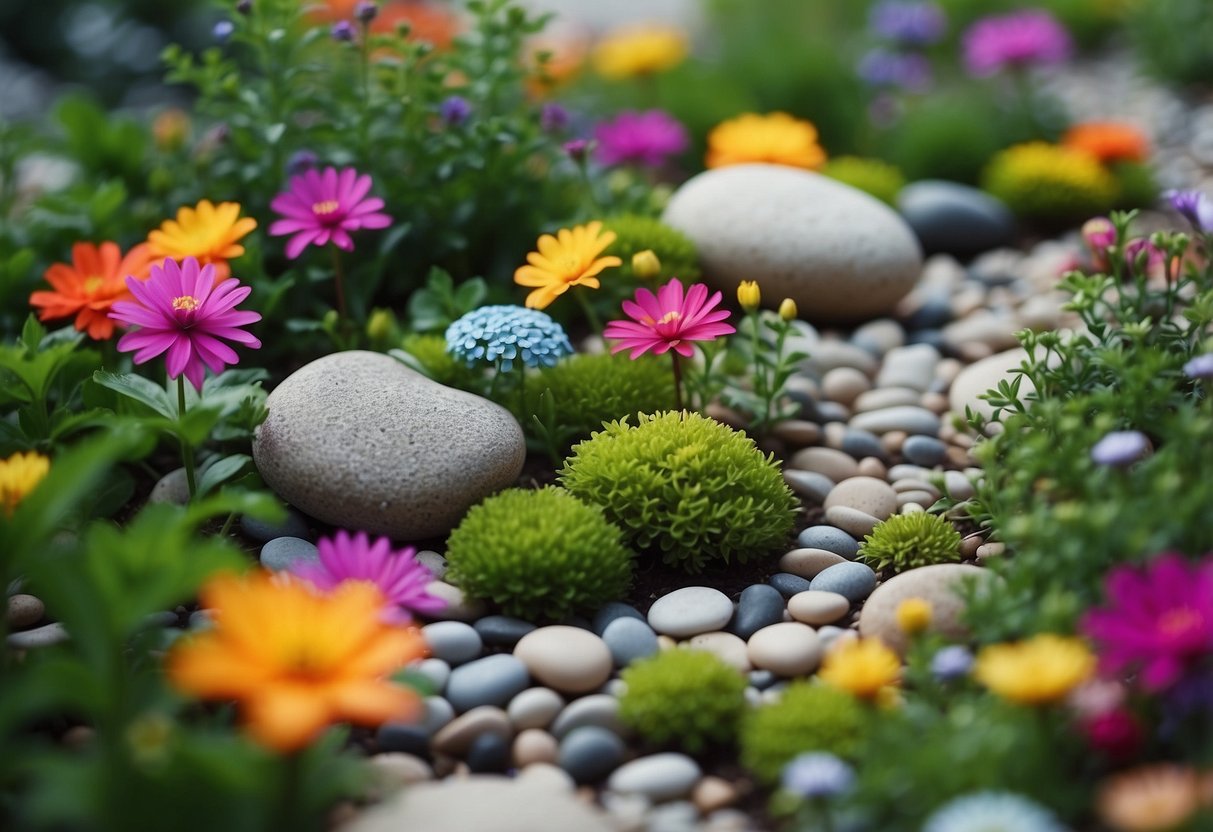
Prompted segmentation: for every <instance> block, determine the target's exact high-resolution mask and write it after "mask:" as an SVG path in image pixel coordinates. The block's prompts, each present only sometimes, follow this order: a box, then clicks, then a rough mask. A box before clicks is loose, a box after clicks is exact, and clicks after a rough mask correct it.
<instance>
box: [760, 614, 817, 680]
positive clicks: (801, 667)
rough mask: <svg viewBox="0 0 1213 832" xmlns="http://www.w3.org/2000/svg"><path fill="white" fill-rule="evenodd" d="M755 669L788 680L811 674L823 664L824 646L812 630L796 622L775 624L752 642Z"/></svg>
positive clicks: (764, 629)
mask: <svg viewBox="0 0 1213 832" xmlns="http://www.w3.org/2000/svg"><path fill="white" fill-rule="evenodd" d="M748 652H749V656H750V661H751V662H752V663H753V665H754V667H757V668H761V669H763V670H770V671H771V672H772V673H778V674H779V675H780V676H785V677H788V678H791V677H795V676H804V675H807V674H808V673H811V672H812V671H813V670H815V669H816V668H817V665H818V664H819V663H820V662H821V643H820V642H819V641H818V639H817V633H815V632H813V628H812V627H809V626H808V625H806V624H801V623H799V622H797V621H789V622H784V623H780V624H772V625H771V626H770V627H765V628H763V629H761V630H759V631H758V632H756V633H754V635H753V636H752V637H751V638H750V641H749V644H748Z"/></svg>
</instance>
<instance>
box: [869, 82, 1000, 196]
mask: <svg viewBox="0 0 1213 832" xmlns="http://www.w3.org/2000/svg"><path fill="white" fill-rule="evenodd" d="M999 120H1000V119H999V114H998V112H997V111H996V110H995V109H994V107H993V105H992V103H991V102H990V100H989V96H988V95H980V94H977V93H976V92H963V93H946V92H940V93H939V94H938V95H933V96H930V97H926V98H923V99H921V100H918V101H916V102H915V103H914V106H913V107H911V108H910V109H909V110H908V112H907V113H906V114H905V116H903V117H902V119H901V120H900V121H898V123H897V125H896V127H895V128H893V129H891V130H889V131H887V132H886V133H885V134H884V136H882V139H881V143H880V149H881V154H880V155H881V156H882V157H883V158H885V159H886V160H888V161H889V162H890V163H892V164H893V165H896V166H897V167H898V168H899V169H900V170H901V171H902V172H903V173H904V174H905V176H906V178H907V179H909V180H910V181H914V180H916V179H949V180H952V181H954V182H967V183H970V184H975V183H976V182H977V180H978V178H979V176H980V174H981V170H982V168H983V167H984V166H985V164H986V162H988V161H989V159H990V157H991V156H992V155H994V153H996V152H997V151H998V150H999V148H1001V147H1003V146H1004V144H1005V142H1006V140H1007V139H1006V138H1005V134H1003V133H1001V132H1000V130H999Z"/></svg>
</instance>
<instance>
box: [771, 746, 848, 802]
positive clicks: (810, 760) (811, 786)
mask: <svg viewBox="0 0 1213 832" xmlns="http://www.w3.org/2000/svg"><path fill="white" fill-rule="evenodd" d="M782 784H783V787H784V789H786V790H787V791H789V792H791V793H792V794H794V795H796V796H797V797H804V798H823V797H838V796H839V795H843V794H846V793H847V792H849V791H850V790H851V787H852V786H853V785H854V784H855V770H854V769H852V768H851V767H850V766H849V765H847V764H846V763H844V762H843V761H842V760H840V759H839V758H838V757H836V756H834V755H833V754H829V753H826V752H824V751H813V752H808V753H805V754H800V755H798V756H797V757H795V758H793V759H792V761H791V762H789V763H788V764H787V765H786V766H784V767H783V777H782Z"/></svg>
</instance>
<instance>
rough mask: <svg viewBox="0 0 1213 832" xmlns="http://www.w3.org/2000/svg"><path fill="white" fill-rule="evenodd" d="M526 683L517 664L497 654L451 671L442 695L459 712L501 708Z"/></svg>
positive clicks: (505, 655) (522, 688) (524, 686)
mask: <svg viewBox="0 0 1213 832" xmlns="http://www.w3.org/2000/svg"><path fill="white" fill-rule="evenodd" d="M449 623H455V622H449ZM431 626H433V625H431ZM530 681H531V680H530V676H528V675H527V669H526V666H525V665H524V664H523V663H522V662H521V661H519V660H518V659H517V658H515V657H514V656H511V655H510V654H508V653H497V654H495V655H492V656H485V657H484V658H483V659H477V660H475V661H473V662H470V663H468V664H465V665H462V666H460V667H456V668H455V669H454V670H453V671H451V680H450V681H449V682H448V683H447V686H446V693H445V695H446V698H447V699H448V700H449V701H450V703H451V705H453V706H454V707H455V710H456V711H459V712H463V711H470V710H471V709H472V708H477V707H480V706H481V705H497V706H499V707H504V706H505V705H506V704H508V703H509V701H510V700H511V699H513V698H514V697H515V696H517V695H518V694H520V693H522V691H524V690H526V687H527V685H528V684H530Z"/></svg>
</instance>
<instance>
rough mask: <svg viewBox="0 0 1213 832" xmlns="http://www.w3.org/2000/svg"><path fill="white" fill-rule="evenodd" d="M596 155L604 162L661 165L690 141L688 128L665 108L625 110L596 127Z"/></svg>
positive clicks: (681, 150)
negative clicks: (637, 110) (643, 110)
mask: <svg viewBox="0 0 1213 832" xmlns="http://www.w3.org/2000/svg"><path fill="white" fill-rule="evenodd" d="M594 138H595V139H597V140H598V146H597V147H596V148H595V155H596V156H597V158H598V161H599V162H601V163H602V164H604V165H626V164H634V165H644V166H646V167H651V168H659V167H661V166H662V165H664V164H665V163H666V160H668V159H669V158H670V157H671V156H677V155H678V154H679V153H682V152H683V151H685V150H686V149H687V147H688V146H689V145H690V139H689V138H688V137H687V131H686V129H685V128H684V127H683V126H682V125H681V124H679V123H678V121H677V120H676V119H675V118H674V117H673V116H671V115H670V114H669V113H666V112H664V111H662V110H646V111H645V112H643V113H637V112H632V111H627V112H622V113H620V114H619V115H617V116H616V117H615V120H614V121H605V122H603V123H601V124H599V125H598V126H597V127H595V128H594Z"/></svg>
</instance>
